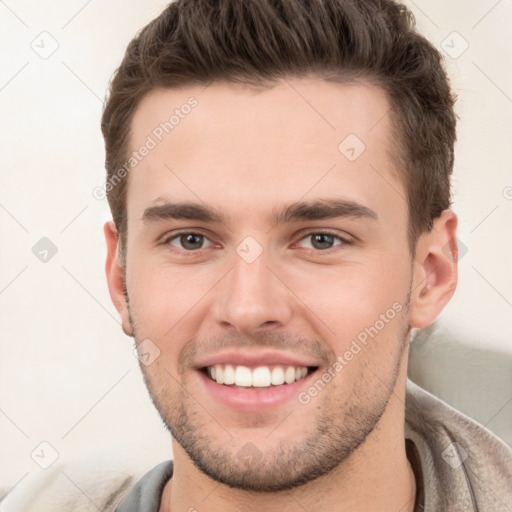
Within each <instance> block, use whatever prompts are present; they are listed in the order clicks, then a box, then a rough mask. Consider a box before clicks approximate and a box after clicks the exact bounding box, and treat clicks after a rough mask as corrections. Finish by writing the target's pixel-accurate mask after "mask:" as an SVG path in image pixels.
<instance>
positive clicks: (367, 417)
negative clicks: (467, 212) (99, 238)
mask: <svg viewBox="0 0 512 512" xmlns="http://www.w3.org/2000/svg"><path fill="white" fill-rule="evenodd" d="M191 96H193V97H194V98H195V99H196V100H197V105H196V106H195V107H194V108H192V109H185V110H186V111H187V112H188V111H189V113H188V114H186V115H183V116H182V117H183V118H181V117H180V120H179V122H178V123H177V124H175V126H174V127H173V128H172V130H169V133H168V134H166V135H165V136H163V137H162V141H160V142H158V143H157V144H156V147H154V148H151V150H150V151H149V153H148V154H147V156H145V158H144V159H143V160H142V161H141V162H140V164H139V165H138V166H137V167H136V169H134V170H133V171H131V175H130V183H129V189H128V196H127V212H128V243H127V267H126V286H127V292H128V297H129V322H130V324H131V326H132V328H134V334H135V338H136V341H137V343H139V344H140V343H141V342H143V340H151V342H148V341H144V343H145V345H142V346H141V347H143V349H142V351H144V350H147V351H148V352H149V354H150V355H149V356H147V357H151V354H152V353H154V354H156V353H157V351H156V349H155V346H156V347H158V350H160V355H159V356H158V357H157V358H156V359H155V360H154V361H153V362H152V363H151V364H149V365H147V366H146V365H145V364H141V368H142V370H143V373H144V377H145V380H146V383H147V385H148V388H149V390H150V393H151V396H152V399H153V401H154V403H155V405H156V407H157V409H158V411H159V413H160V415H161V416H162V418H163V420H164V422H165V423H166V425H167V426H168V428H169V429H170V431H171V432H172V434H173V436H174V438H175V440H176V441H178V442H179V443H180V445H181V446H182V447H183V449H184V450H185V451H186V452H187V453H188V455H189V456H190V458H191V459H192V460H193V461H194V462H195V464H196V465H197V466H198V467H199V468H200V469H201V470H202V471H203V472H204V473H206V474H208V475H210V476H211V477H212V478H215V479H216V480H218V481H221V482H223V483H226V484H228V485H231V486H233V487H239V488H245V489H252V490H261V491H271V490H278V489H284V488H291V487H293V486H295V485H299V484H301V483H305V482H307V481H310V480H313V479H314V478H316V477H318V476H321V475H323V474H326V473H327V472H329V471H330V470H332V469H333V468H334V467H335V466H337V465H338V464H339V463H340V462H342V461H343V460H346V458H347V457H348V455H349V454H351V453H352V452H353V451H354V450H355V449H356V448H357V447H358V446H359V445H360V444H361V443H362V442H363V441H364V440H365V438H366V437H367V436H368V434H369V433H370V432H371V431H372V429H373V428H374V427H375V425H376V424H377V422H378V421H379V418H380V417H381V415H382V414H383V412H384V411H385V408H386V404H387V402H388V400H389V398H390V396H391V395H392V393H393V390H394V387H395V384H396V382H397V377H398V376H399V375H404V372H405V371H406V370H405V362H404V361H405V356H406V354H407V351H406V350H404V348H405V347H406V345H407V341H408V332H409V318H408V311H409V308H408V297H409V292H410V289H411V280H412V276H411V272H412V271H411V268H412V264H411V256H410V253H409V247H408V243H407V205H406V202H405V200H404V199H403V198H405V197H406V192H405V190H404V187H403V185H402V183H401V182H400V181H399V180H398V179H397V178H396V176H395V172H394V170H393V164H392V161H391V158H390V153H391V152H392V151H393V149H392V140H391V124H390V123H391V120H390V116H389V115H387V114H388V112H389V104H388V102H387V99H386V97H385V95H384V93H383V92H382V91H381V90H380V89H378V88H376V87H373V86H369V85H362V84H346V85H342V84H338V83H331V82H325V81H322V80H320V79H313V78H311V79H300V80H299V79H295V80H287V81H281V82H279V84H278V85H276V86H275V87H273V88H272V89H268V90H263V91H259V92H255V91H253V90H251V89H249V88H247V87H242V86H237V87H235V86H232V85H227V84H221V83H215V82H214V83H213V84H211V85H210V86H208V87H206V88H204V87H189V88H183V89H178V90H158V91H154V92H152V93H151V94H149V95H148V96H147V97H146V98H145V99H144V101H143V102H142V103H141V105H140V106H139V108H138V110H137V112H136V115H135V117H134V119H133V125H132V128H133V131H132V146H133V149H136V148H140V147H141V146H142V145H144V144H145V143H147V141H148V136H151V138H152V139H155V140H157V139H156V137H155V136H154V134H155V133H161V132H159V131H158V130H157V132H155V128H156V127H158V126H159V125H160V123H162V122H163V121H165V120H168V119H169V116H170V115H171V114H172V113H173V111H174V110H175V109H177V108H178V109H180V107H181V106H182V105H184V104H186V103H187V100H188V99H189V98H190V97H191ZM181 112H183V110H182V111H181ZM340 144H341V145H340ZM363 144H364V146H363ZM363 149H364V150H363ZM167 203H171V204H174V205H176V204H178V203H179V204H180V205H183V204H184V203H188V204H190V205H192V204H193V205H195V206H196V207H197V208H192V207H189V208H188V209H186V210H184V209H183V208H181V209H180V208H179V207H176V208H169V209H167V210H165V209H162V208H160V209H158V210H156V209H155V208H154V207H158V206H163V205H165V204H167ZM298 205H302V206H300V207H298ZM327 207H329V208H327ZM199 208H202V209H207V210H208V211H210V212H215V213H216V214H218V217H219V218H215V217H214V218H213V219H211V218H208V217H207V216H205V215H203V213H204V212H198V209H199ZM166 211H167V214H169V213H173V212H174V213H173V215H166V214H165V212H166ZM178 211H179V212H182V214H181V218H174V217H176V212H178ZM286 213H287V214H286ZM177 216H178V217H180V215H177ZM187 217H190V218H187ZM186 234H188V236H186ZM180 235H185V236H180ZM124 320H125V322H127V321H126V317H125V318H124ZM364 333H366V336H365V334H364ZM354 342H355V344H354ZM148 343H150V344H149V345H148ZM144 347H145V348H144ZM148 347H150V348H149V349H148ZM347 351H348V352H350V353H351V354H352V357H350V355H347ZM228 353H229V355H226V354H228ZM269 354H273V355H274V359H270V358H266V357H267V355H269ZM247 355H249V356H252V355H261V356H262V357H263V359H262V361H263V362H269V361H270V363H269V364H267V366H269V371H270V372H271V371H272V370H273V367H274V364H271V363H275V362H279V361H281V360H283V361H286V360H285V358H284V356H289V357H291V358H294V359H293V360H294V361H296V363H298V366H313V367H318V369H317V370H316V371H315V372H314V373H312V374H308V376H306V377H305V378H304V379H302V380H299V381H298V382H296V383H294V384H286V383H284V384H282V385H280V386H275V387H272V388H271V389H270V392H269V388H261V389H259V388H244V389H233V388H228V387H227V386H225V385H223V384H217V383H214V382H213V381H212V380H210V379H209V377H207V376H206V373H205V372H204V371H203V370H202V369H200V368H198V367H201V368H203V366H204V365H205V363H208V362H210V358H211V357H212V356H220V359H217V360H216V361H217V362H218V361H221V362H226V363H227V362H230V361H232V362H234V366H235V367H236V363H237V362H240V361H242V359H240V358H239V357H242V356H247ZM338 356H339V357H340V358H342V359H338ZM237 358H238V359H237ZM337 361H338V364H336V362H337ZM341 361H343V362H341ZM402 363H403V364H402ZM248 365H249V366H253V367H256V366H265V364H258V362H256V363H254V364H249V363H248ZM287 366H288V365H287V364H286V363H285V364H284V369H285V370H286V368H287ZM262 372H263V374H265V372H266V370H262ZM242 373H243V372H242ZM326 374H327V375H330V376H331V378H330V379H328V377H325V375H326ZM322 376H324V378H325V380H328V382H327V383H326V384H325V386H324V387H323V388H321V387H319V386H317V392H316V393H315V392H314V391H311V387H312V386H314V384H315V382H317V381H318V379H322ZM286 386H293V392H292V393H289V392H287V391H286V389H285V388H286ZM243 393H246V395H243ZM256 393H262V394H261V395H259V396H258V395H256ZM263 393H266V395H264V394H263ZM272 393H273V394H272ZM244 396H245V397H246V398H244ZM264 396H265V397H268V400H269V402H267V403H266V404H263V403H262V402H263V398H260V397H264ZM237 400H238V403H235V402H236V401H237ZM273 400H274V401H273ZM248 461H249V463H248Z"/></svg>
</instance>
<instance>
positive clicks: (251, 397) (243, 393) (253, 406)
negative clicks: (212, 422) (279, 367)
mask: <svg viewBox="0 0 512 512" xmlns="http://www.w3.org/2000/svg"><path fill="white" fill-rule="evenodd" d="M317 371H318V369H317V370H315V371H314V372H311V373H308V375H306V377H304V378H303V379H300V380H297V381H295V382H292V383H291V384H282V385H280V386H271V387H268V388H260V389H258V388H252V387H251V388H246V389H239V388H232V387H230V386H225V385H224V384H218V383H217V382H215V381H214V380H212V379H210V378H209V377H207V376H206V375H205V374H204V373H203V372H202V371H200V370H198V372H197V373H198V374H199V377H200V379H201V380H202V382H203V385H204V386H205V387H206V389H207V391H208V392H209V393H210V394H211V395H212V396H213V397H214V398H215V399H216V400H217V401H219V402H221V403H222V404H224V405H227V406H228V407H230V408H231V409H237V410H239V411H249V412H254V411H261V410H264V409H270V408H272V407H277V406H279V405H281V404H284V403H285V402H286V401H288V400H290V399H291V398H293V397H296V396H297V395H298V394H299V392H300V391H301V390H302V389H303V388H305V387H307V386H308V385H309V382H310V381H311V379H312V378H313V377H314V375H315V374H316V373H317Z"/></svg>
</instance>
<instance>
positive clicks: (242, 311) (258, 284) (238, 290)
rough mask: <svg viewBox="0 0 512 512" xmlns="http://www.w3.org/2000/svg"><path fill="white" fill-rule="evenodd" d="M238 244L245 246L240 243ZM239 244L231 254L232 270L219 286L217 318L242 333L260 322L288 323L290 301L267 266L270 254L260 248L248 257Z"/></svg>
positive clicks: (275, 325)
mask: <svg viewBox="0 0 512 512" xmlns="http://www.w3.org/2000/svg"><path fill="white" fill-rule="evenodd" d="M240 246H241V248H242V249H243V248H244V246H243V244H240ZM240 246H239V247H238V248H237V254H235V255H234V258H233V268H232V271H231V272H230V273H229V274H228V276H226V277H227V279H226V280H225V282H224V283H223V286H222V287H221V288H220V289H219V293H220V297H218V308H217V320H218V321H219V322H221V323H223V324H227V323H228V324H231V325H232V326H233V327H235V328H236V329H237V330H239V331H241V332H244V333H250V332H252V331H254V330H256V329H258V328H260V327H262V326H265V327H267V328H268V327H270V326H273V327H277V326H282V325H285V324H287V323H288V322H289V320H290V318H291V313H292V305H291V303H290V297H289V296H288V294H287V293H286V289H285V287H284V286H283V284H282V283H280V282H279V280H278V279H277V277H276V276H275V275H274V273H273V272H272V271H271V270H270V268H269V267H271V265H272V262H271V256H270V254H268V253H267V252H266V251H261V252H260V253H259V254H257V255H256V256H255V255H254V253H253V254H252V257H250V258H248V257H246V256H245V253H244V252H243V251H240ZM245 248H246V247H245Z"/></svg>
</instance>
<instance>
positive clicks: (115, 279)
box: [103, 220, 133, 336]
mask: <svg viewBox="0 0 512 512" xmlns="http://www.w3.org/2000/svg"><path fill="white" fill-rule="evenodd" d="M103 231H104V233H105V239H106V241H107V262H106V264H105V272H106V274H107V282H108V290H109V292H110V298H111V299H112V302H113V303H114V306H115V307H116V309H117V311H118V312H119V314H120V315H121V323H122V327H123V331H124V333H125V334H126V335H127V336H133V332H132V327H131V322H130V314H129V311H128V304H127V302H126V296H125V282H124V273H123V268H122V267H121V265H120V263H119V259H118V254H117V246H118V235H117V229H116V226H115V224H114V221H113V220H111V221H109V222H106V223H105V226H104V227H103Z"/></svg>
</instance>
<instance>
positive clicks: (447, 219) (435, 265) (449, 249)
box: [410, 209, 457, 328]
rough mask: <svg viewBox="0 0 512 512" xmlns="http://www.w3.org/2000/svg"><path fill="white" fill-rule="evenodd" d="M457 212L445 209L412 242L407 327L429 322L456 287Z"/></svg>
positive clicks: (419, 326) (434, 317) (446, 302)
mask: <svg viewBox="0 0 512 512" xmlns="http://www.w3.org/2000/svg"><path fill="white" fill-rule="evenodd" d="M456 232H457V216H456V215H455V213H454V212H453V211H452V210H450V209H448V210H444V211H443V213H442V214H441V216H440V217H438V218H437V219H435V221H434V227H433V228H432V230H431V231H430V232H429V233H424V234H423V235H421V237H420V239H419V240H418V243H417V244H416V256H415V260H414V265H413V286H412V290H411V309H410V325H411V327H417V328H423V327H426V326H427V325H430V324H431V323H432V322H433V321H434V320H435V319H436V318H437V317H438V316H439V314H440V313H441V311H442V310H443V309H444V307H445V306H446V304H448V302H449V301H450V299H451V298H452V296H453V294H454V292H455V288H456V287H457V239H456Z"/></svg>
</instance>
